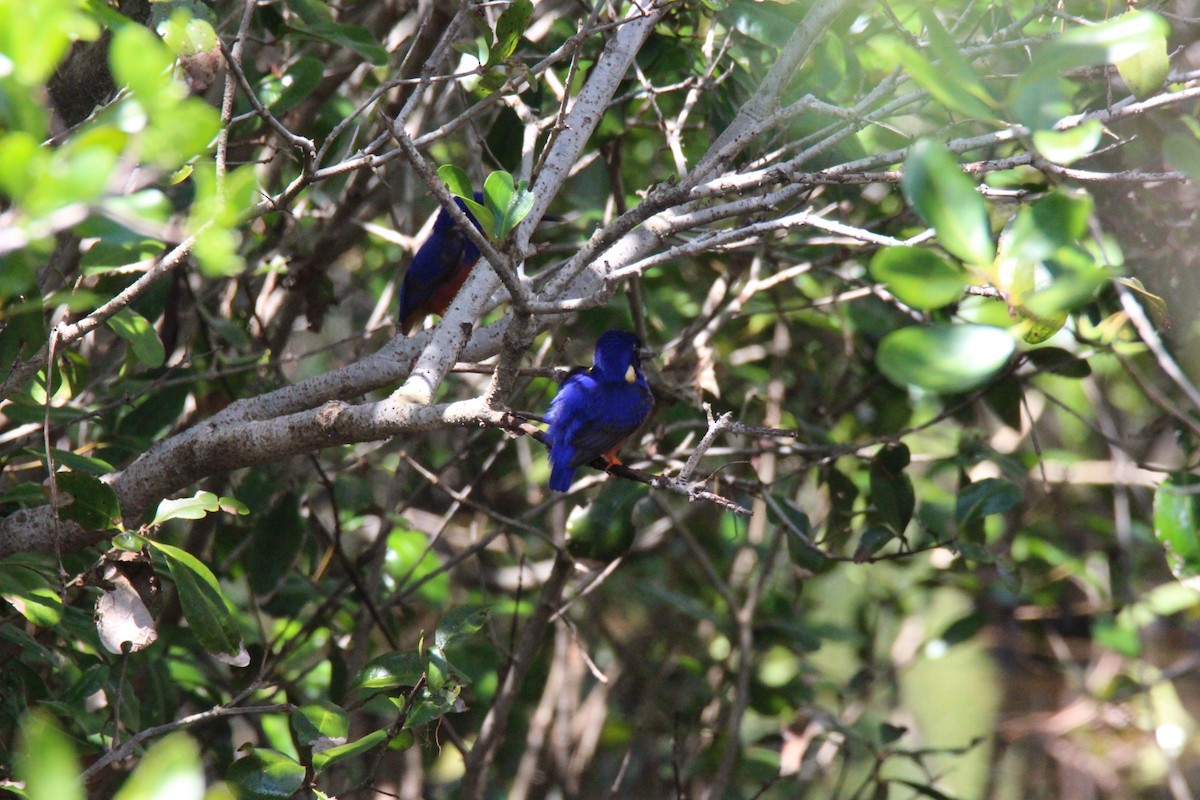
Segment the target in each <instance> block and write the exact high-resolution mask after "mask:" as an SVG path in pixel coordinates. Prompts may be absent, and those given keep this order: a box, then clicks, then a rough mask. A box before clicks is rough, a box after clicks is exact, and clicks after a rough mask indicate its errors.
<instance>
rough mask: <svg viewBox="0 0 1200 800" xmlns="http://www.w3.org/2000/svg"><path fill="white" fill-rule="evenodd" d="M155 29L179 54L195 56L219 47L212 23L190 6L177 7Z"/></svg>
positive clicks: (168, 45)
mask: <svg viewBox="0 0 1200 800" xmlns="http://www.w3.org/2000/svg"><path fill="white" fill-rule="evenodd" d="M202 8H203V7H202ZM155 29H156V30H157V31H158V34H159V35H160V36H162V38H163V42H164V43H166V45H167V47H169V48H171V50H173V51H174V52H175V53H176V54H177V55H181V56H194V55H196V54H198V53H207V52H209V51H210V50H215V49H216V48H217V32H216V31H215V30H213V26H212V23H211V22H209V21H208V20H207V19H204V18H202V17H200V18H198V17H196V16H195V15H193V14H192V12H191V10H190V9H188V8H180V7H176V8H175V10H174V11H173V12H172V14H171V17H170V19H167V20H163V21H162V22H160V23H159V24H158V25H157V26H155Z"/></svg>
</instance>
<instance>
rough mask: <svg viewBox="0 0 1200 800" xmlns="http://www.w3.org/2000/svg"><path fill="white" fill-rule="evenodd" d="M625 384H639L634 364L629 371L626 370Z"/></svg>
mask: <svg viewBox="0 0 1200 800" xmlns="http://www.w3.org/2000/svg"><path fill="white" fill-rule="evenodd" d="M625 382H626V383H636V382H637V372H636V371H634V369H633V364H630V365H629V369H627V370H625Z"/></svg>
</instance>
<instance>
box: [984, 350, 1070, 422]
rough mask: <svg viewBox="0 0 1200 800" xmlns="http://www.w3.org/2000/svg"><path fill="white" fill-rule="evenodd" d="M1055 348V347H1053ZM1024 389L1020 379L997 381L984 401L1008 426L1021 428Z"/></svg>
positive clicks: (985, 394) (986, 394) (990, 387)
mask: <svg viewBox="0 0 1200 800" xmlns="http://www.w3.org/2000/svg"><path fill="white" fill-rule="evenodd" d="M1052 349H1053V348H1052ZM1023 396H1024V391H1023V390H1022V388H1021V384H1020V383H1019V382H1018V381H996V382H995V383H993V384H992V385H991V386H989V387H988V388H987V391H986V392H984V395H983V401H984V402H985V403H987V406H988V408H990V409H991V410H992V411H993V412H995V414H996V416H997V417H999V418H1000V421H1001V422H1003V423H1004V424H1005V425H1007V426H1008V427H1010V428H1012V429H1013V430H1014V431H1019V430H1021V398H1022V397H1023Z"/></svg>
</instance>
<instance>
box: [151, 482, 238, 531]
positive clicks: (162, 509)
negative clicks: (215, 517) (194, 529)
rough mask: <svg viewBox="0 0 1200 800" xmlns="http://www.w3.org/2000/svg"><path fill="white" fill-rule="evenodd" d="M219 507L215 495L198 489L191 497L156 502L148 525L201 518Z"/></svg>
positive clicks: (153, 525) (154, 525) (155, 525)
mask: <svg viewBox="0 0 1200 800" xmlns="http://www.w3.org/2000/svg"><path fill="white" fill-rule="evenodd" d="M220 507H221V505H220V501H219V500H218V499H217V496H216V495H215V494H213V493H212V492H205V491H198V492H196V493H195V494H194V495H192V496H191V497H180V498H179V499H177V500H163V501H162V502H161V503H159V504H158V511H157V512H155V514H154V521H153V522H151V523H150V527H152V528H153V527H157V526H158V525H162V524H163V523H164V522H166V521H167V520H172V519H203V518H204V517H206V516H208V515H209V514H211V513H212V512H214V511H216V510H218V509H219V508H220Z"/></svg>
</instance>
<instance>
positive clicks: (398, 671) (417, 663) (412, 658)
mask: <svg viewBox="0 0 1200 800" xmlns="http://www.w3.org/2000/svg"><path fill="white" fill-rule="evenodd" d="M424 674H425V659H424V658H423V657H422V656H421V655H420V654H419V653H417V652H416V651H415V650H406V651H402V652H397V653H386V654H384V655H382V656H379V657H377V658H374V659H372V660H371V661H370V663H368V664H367V666H366V667H364V668H363V671H362V672H361V673H360V674H359V676H358V680H356V681H355V682H354V687H355V688H357V689H368V690H381V689H398V688H401V687H410V686H416V685H417V683H418V681H420V680H421V676H422V675H424Z"/></svg>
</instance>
